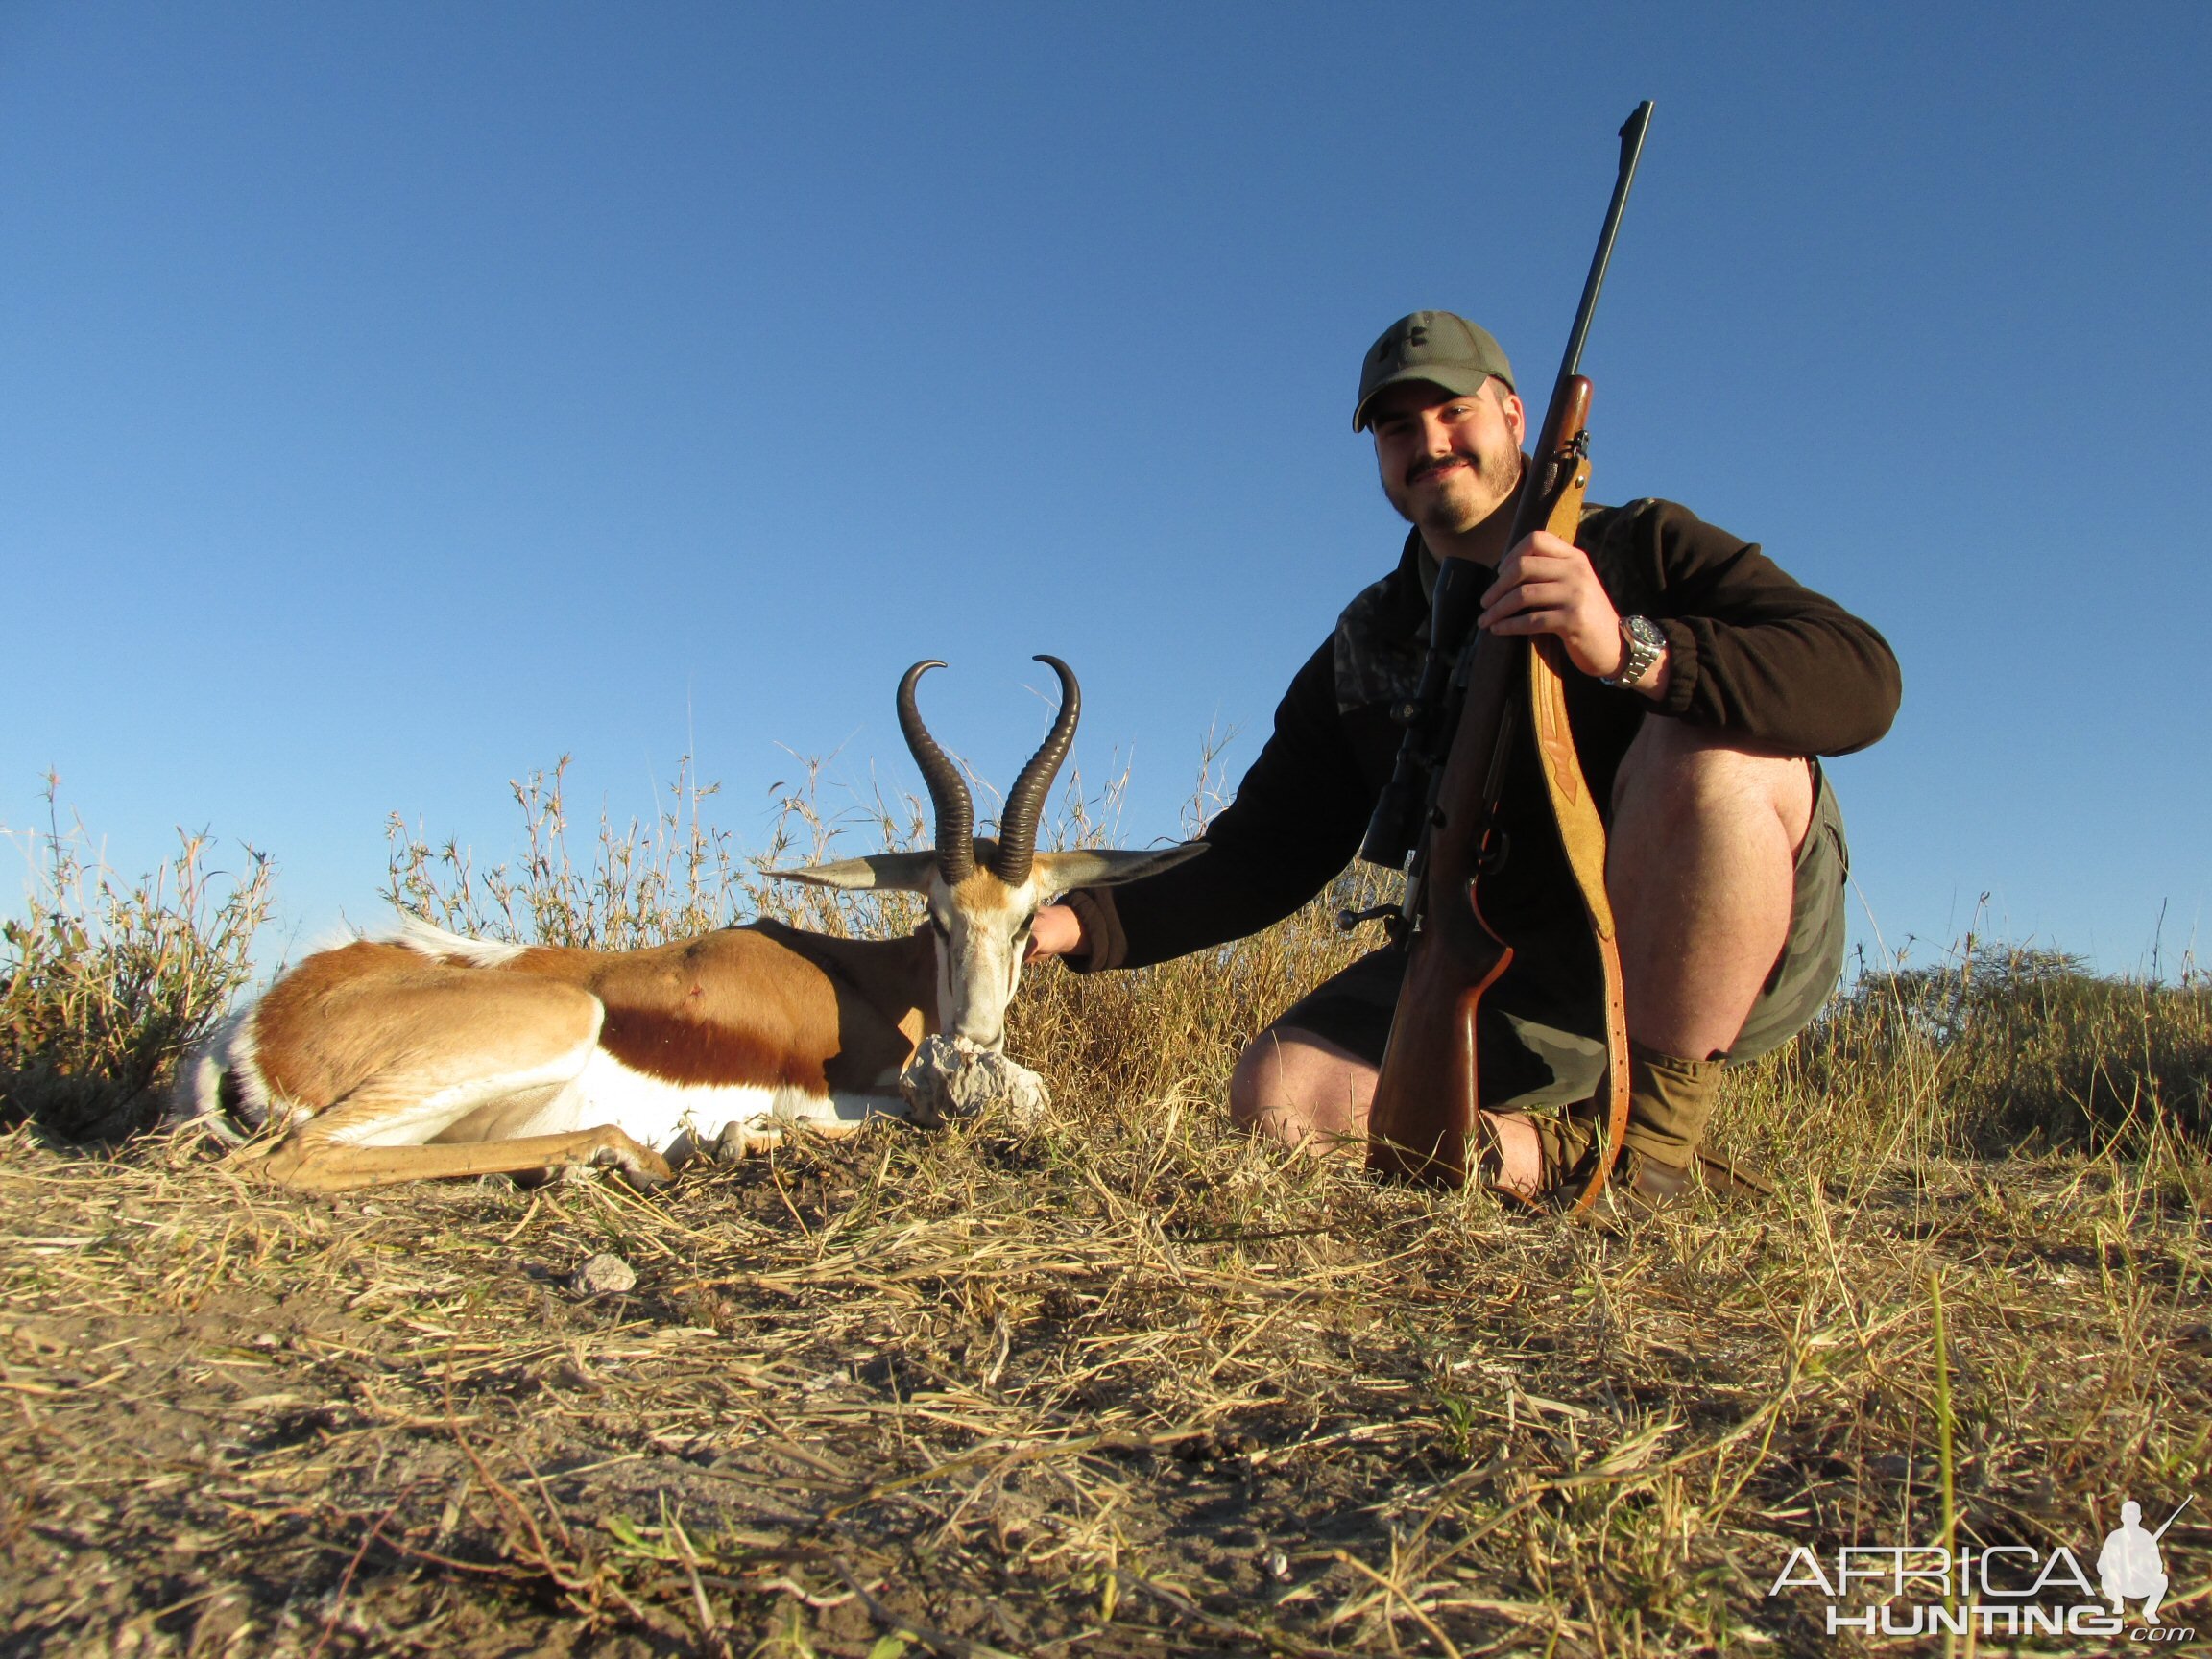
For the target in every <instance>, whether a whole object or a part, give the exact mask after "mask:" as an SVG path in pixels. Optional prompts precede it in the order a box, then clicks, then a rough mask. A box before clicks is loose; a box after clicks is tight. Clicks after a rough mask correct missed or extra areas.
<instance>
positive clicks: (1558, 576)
mask: <svg viewBox="0 0 2212 1659" xmlns="http://www.w3.org/2000/svg"><path fill="white" fill-rule="evenodd" d="M1476 621H1477V626H1478V627H1481V628H1487V629H1488V630H1489V631H1490V632H1491V633H1493V634H1550V635H1552V636H1554V637H1556V638H1557V639H1558V641H1559V643H1560V645H1561V647H1562V648H1564V649H1565V651H1566V653H1567V658H1568V661H1571V662H1573V663H1574V664H1575V667H1577V668H1579V669H1581V670H1582V672H1583V673H1585V674H1588V675H1590V676H1592V677H1593V678H1596V679H1599V680H1602V679H1603V678H1604V677H1605V676H1606V675H1608V674H1611V673H1613V672H1614V671H1616V670H1617V669H1618V668H1619V667H1620V666H1621V660H1622V658H1623V657H1624V656H1626V655H1627V647H1626V646H1625V645H1623V643H1622V640H1621V613H1620V612H1618V611H1616V610H1614V609H1613V601H1612V600H1611V599H1609V598H1607V597H1606V595H1605V589H1604V586H1603V585H1602V584H1601V583H1599V580H1598V572H1597V571H1595V570H1593V569H1591V568H1590V556H1589V555H1588V554H1587V553H1585V552H1583V551H1582V549H1581V548H1579V547H1577V546H1575V544H1574V543H1573V542H1572V541H1561V540H1560V539H1559V538H1558V537H1556V536H1554V535H1552V534H1551V532H1550V531H1549V530H1538V531H1536V532H1534V533H1533V534H1531V535H1530V536H1528V537H1527V539H1526V540H1525V541H1522V543H1521V544H1520V545H1519V546H1518V547H1516V548H1514V549H1513V551H1512V552H1510V553H1508V554H1506V555H1505V558H1504V560H1503V563H1502V564H1500V565H1499V566H1498V580H1497V581H1495V582H1493V583H1492V584H1491V585H1490V588H1489V589H1488V591H1486V592H1485V593H1484V594H1483V595H1482V614H1481V615H1480V616H1479V617H1478V618H1477V619H1476Z"/></svg>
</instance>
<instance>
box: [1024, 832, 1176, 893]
mask: <svg viewBox="0 0 2212 1659" xmlns="http://www.w3.org/2000/svg"><path fill="white" fill-rule="evenodd" d="M1205 851H1206V843H1205V842H1203V841H1186V842H1184V843H1183V844H1182V845H1181V846H1178V847H1144V848H1132V849H1127V850H1124V849H1121V848H1116V847H1086V848H1080V849H1078V850H1076V851H1075V852H1072V853H1040V854H1037V876H1038V884H1039V885H1040V886H1042V887H1043V888H1044V889H1045V890H1046V892H1048V893H1071V892H1073V891H1074V890H1075V889H1076V888H1078V887H1113V886H1118V885H1119V884H1120V883H1121V882H1123V881H1134V880H1136V879H1137V878H1139V877H1140V876H1156V875H1158V874H1159V873H1160V872H1161V871H1163V870H1172V869H1173V868H1174V867H1175V866H1176V865H1178V864H1180V863H1182V862H1183V861H1184V860H1185V859H1187V858H1195V857H1197V856H1198V854H1201V853H1203V852H1205Z"/></svg>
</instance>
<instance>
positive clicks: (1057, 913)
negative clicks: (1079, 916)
mask: <svg viewBox="0 0 2212 1659" xmlns="http://www.w3.org/2000/svg"><path fill="white" fill-rule="evenodd" d="M1082 943H1083V924H1082V923H1080V922H1078V921H1077V920H1076V919H1075V912H1074V911H1073V910H1072V909H1070V907H1069V906H1067V905H1065V904H1047V905H1046V906H1045V908H1044V909H1042V910H1040V911H1038V912H1037V914H1036V916H1035V917H1034V918H1033V919H1031V921H1030V923H1029V949H1028V950H1026V951H1024V952H1023V953H1022V961H1024V962H1027V961H1031V960H1033V959H1035V958H1036V957H1039V956H1065V955H1067V954H1068V952H1069V951H1070V950H1074V949H1075V948H1076V947H1077V946H1079V945H1081V944H1082Z"/></svg>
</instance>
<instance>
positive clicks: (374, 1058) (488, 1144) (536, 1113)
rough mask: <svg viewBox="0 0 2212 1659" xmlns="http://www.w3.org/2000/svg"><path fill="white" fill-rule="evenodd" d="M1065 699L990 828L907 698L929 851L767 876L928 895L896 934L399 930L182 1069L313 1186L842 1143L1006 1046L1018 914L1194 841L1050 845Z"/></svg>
mask: <svg viewBox="0 0 2212 1659" xmlns="http://www.w3.org/2000/svg"><path fill="white" fill-rule="evenodd" d="M1037 661H1041V662H1044V663H1046V664H1048V665H1049V666H1050V667H1051V669H1052V670H1053V672H1054V673H1056V674H1057V675H1058V676H1059V677H1060V709H1059V712H1058V714H1057V715H1055V716H1054V718H1053V722H1052V729H1051V731H1050V732H1049V733H1047V734H1046V738H1045V741H1044V744H1043V745H1042V746H1041V747H1040V748H1039V749H1038V751H1037V753H1036V754H1035V755H1034V756H1032V757H1030V759H1029V762H1028V764H1027V765H1025V766H1024V767H1022V772H1021V775H1020V776H1019V777H1018V778H1017V779H1016V780H1015V782H1014V787H1013V788H1012V789H1011V790H1010V791H1008V793H1007V796H1006V806H1005V811H1004V813H1003V814H1002V816H1001V818H1000V833H999V835H998V838H997V839H996V840H993V839H991V838H988V837H982V836H977V835H975V834H974V823H975V814H974V802H973V800H972V798H971V797H970V795H969V793H968V785H967V783H966V781H964V780H963V779H962V778H961V776H960V773H959V771H958V769H957V768H956V767H955V766H954V765H953V763H952V762H951V760H950V758H948V757H947V756H946V754H945V752H944V751H943V750H942V749H940V748H939V747H938V746H937V743H936V741H935V740H934V739H933V738H931V737H930V735H929V733H928V729H927V728H926V727H925V726H924V725H923V723H922V716H921V712H920V710H919V709H918V708H917V707H916V705H915V698H914V687H915V684H916V682H917V681H919V680H920V679H921V678H922V676H923V674H924V673H925V672H926V671H927V670H929V669H931V668H941V667H943V666H944V664H943V663H941V662H934V661H929V662H917V663H916V664H915V665H914V666H913V667H912V668H909V669H908V670H907V671H906V674H905V677H904V678H903V679H902V681H901V682H900V684H899V725H900V729H901V731H902V733H904V734H905V738H906V744H907V747H908V748H909V749H910V750H911V751H912V752H913V755H914V759H915V762H916V764H917V765H919V766H920V768H921V770H922V777H923V780H924V781H925V782H926V784H927V785H928V790H929V799H930V802H931V804H932V805H933V807H934V808H935V814H936V841H937V845H936V847H935V849H934V850H928V849H924V850H921V851H916V852H910V853H885V854H875V855H872V856H869V857H863V858H848V859H843V860H840V861H839V862H836V863H832V864H823V865H819V866H816V867H814V868H811V869H805V870H776V871H768V872H766V874H768V875H771V876H775V877H779V878H783V879H787V880H794V881H808V882H814V883H817V884H820V885H824V886H829V887H841V888H847V889H861V888H880V889H884V890H887V891H899V892H907V893H918V894H921V895H922V896H923V898H924V900H925V901H926V905H927V910H928V923H927V926H925V927H923V928H921V929H919V930H917V931H916V932H915V933H914V934H913V935H912V936H911V937H908V938H904V939H874V940H864V939H840V938H832V937H829V936H828V935H824V934H820V933H809V932H805V931H803V930H801V929H799V928H796V927H789V926H783V925H782V924H781V923H777V922H756V923H753V924H750V925H748V926H740V927H729V928H724V929H722V930H721V931H719V932H714V933H709V934H707V935H705V936H704V937H701V938H697V939H685V940H679V941H676V942H674V943H671V944H667V945H660V946H655V947H652V948H650V949H647V950H616V951H608V950H566V949H556V948H551V947H544V946H535V947H533V946H520V945H504V944H495V943H491V942H487V941H483V940H475V939H467V938H463V937H461V936H460V935H458V934H454V933H448V932H445V931H444V930H442V929H440V928H437V927H433V926H429V925H428V924H427V923H424V922H420V921H416V920H414V919H411V918H410V919H405V920H403V921H402V923H401V926H400V927H399V930H398V932H397V936H395V937H392V938H386V939H358V940H355V941H354V942H353V943H351V944H349V945H345V946H341V947H339V948H337V949H335V950H324V951H320V952H318V953H317V954H315V955H312V956H309V957H308V958H307V959H306V960H305V961H303V962H301V964H300V965H299V967H297V968H295V969H293V970H292V971H291V972H290V973H288V974H285V975H283V977H281V978H280V979H278V980H277V981H276V984H274V985H272V986H271V987H270V988H269V990H268V991H267V992H266V993H264V994H263V996H262V997H261V998H259V1000H258V1001H256V1002H255V1003H253V1004H252V1006H251V1007H249V1008H247V1009H246V1010H245V1011H244V1012H243V1013H241V1014H240V1015H239V1016H238V1017H237V1018H236V1019H234V1020H233V1021H232V1022H229V1024H228V1026H227V1027H226V1028H225V1029H224V1030H222V1031H220V1032H219V1033H218V1034H217V1035H216V1037H215V1038H214V1039H213V1040H212V1042H211V1043H210V1044H209V1046H208V1047H207V1049H206V1050H205V1051H204V1053H203V1054H202V1055H201V1056H200V1057H199V1058H198V1059H196V1060H195V1062H194V1063H193V1064H192V1066H191V1067H190V1069H189V1070H188V1074H187V1077H186V1086H187V1088H188V1089H189V1090H190V1091H191V1092H192V1094H193V1095H194V1099H193V1102H192V1103H193V1104H194V1105H196V1107H197V1109H198V1110H199V1111H200V1112H201V1113H203V1114H207V1115H215V1114H220V1113H228V1114H229V1115H230V1116H233V1117H236V1118H242V1119H244V1120H245V1121H248V1122H253V1123H259V1122H266V1121H268V1120H269V1119H272V1118H274V1119H275V1120H276V1122H277V1123H278V1124H279V1125H280V1126H284V1127H286V1128H287V1129H288V1133H286V1134H285V1135H284V1136H283V1138H282V1139H281V1140H279V1141H277V1142H276V1143H275V1144H274V1145H273V1146H271V1147H270V1148H269V1150H268V1151H266V1152H265V1153H263V1154H261V1155H260V1156H259V1157H258V1158H257V1160H256V1161H255V1162H254V1163H253V1164H252V1166H250V1167H251V1168H252V1171H253V1172H254V1173H255V1174H257V1175H258V1176H260V1177H261V1178H264V1179H267V1180H270V1181H274V1182H276V1183H278V1184H281V1185H283V1186H287V1187H292V1188H296V1189H300V1190H306V1191H314V1192H336V1191H343V1190H347V1189H349V1188H355V1187H376V1186H385V1185H389V1184H391V1183H394V1182H399V1181H413V1180H418V1179H421V1178H424V1177H431V1176H443V1175H483V1174H496V1173H508V1174H520V1173H525V1172H549V1171H551V1170H554V1169H557V1168H560V1167H562V1166H572V1165H613V1166H618V1167H620V1168H622V1169H623V1170H625V1171H628V1172H629V1173H630V1174H632V1175H633V1176H636V1177H639V1178H642V1179H645V1180H648V1181H652V1180H661V1179H665V1178H667V1177H668V1176H669V1174H670V1173H671V1165H672V1163H673V1162H682V1161H683V1160H684V1159H685V1158H687V1157H689V1156H691V1155H693V1154H696V1153H700V1152H704V1151H709V1150H713V1151H716V1152H718V1153H720V1154H723V1155H727V1154H729V1153H731V1152H733V1151H738V1150H756V1149H757V1148H759V1147H760V1146H763V1145H765V1144H768V1143H770V1142H773V1141H775V1140H776V1139H777V1138H778V1137H779V1136H781V1133H782V1132H783V1130H784V1129H785V1128H786V1127H787V1126H789V1125H790V1124H793V1123H804V1124H807V1125H811V1126H813V1127H815V1128H817V1129H819V1130H822V1131H826V1132H829V1133H832V1134H836V1133H843V1132H849V1131H851V1130H853V1129H854V1128H857V1127H858V1126H859V1124H860V1123H861V1122H862V1121H863V1120H864V1119H866V1118H869V1117H871V1116H874V1115H877V1114H888V1115H894V1116H897V1115H900V1114H902V1112H903V1110H904V1105H903V1102H902V1099H901V1096H900V1091H899V1076H900V1072H901V1070H902V1069H903V1068H904V1067H905V1065H906V1064H907V1062H908V1060H909V1059H911V1058H912V1056H913V1054H914V1050H915V1047H916V1046H917V1045H918V1044H919V1043H920V1041H921V1040H922V1038H923V1037H924V1036H925V1035H926V1034H928V1033H930V1032H936V1031H942V1032H944V1033H947V1034H948V1035H950V1036H953V1037H957V1038H965V1039H967V1040H968V1041H969V1042H971V1043H973V1044H974V1045H976V1046H978V1047H980V1048H983V1049H987V1050H991V1051H997V1050H998V1048H999V1047H1000V1046H1001V1045H1002V1044H1003V1042H1004V1040H1005V1014H1006V1005H1007V1003H1008V1002H1009V1001H1010V1000H1012V998H1013V996H1014V987H1015V983H1016V981H1017V980H1018V979H1019V977H1020V975H1021V972H1022V951H1023V948H1024V946H1025V945H1026V943H1027V939H1028V933H1029V924H1030V920H1031V918H1033V917H1034V916H1035V915H1036V913H1037V910H1038V907H1039V906H1040V905H1041V904H1042V903H1044V902H1045V901H1046V900H1047V899H1049V898H1051V897H1052V896H1054V895H1056V894H1058V893H1061V892H1064V891H1066V890H1067V889H1069V888H1071V887H1078V886H1096V885H1099V884H1102V883H1109V882H1118V881H1127V880H1130V879H1133V878H1136V877H1139V876H1142V875H1146V874H1148V873H1150V872H1152V871H1155V870H1162V869H1166V867H1167V866H1168V865H1170V864H1174V863H1178V862H1180V861H1181V860H1183V859H1184V858H1187V857H1190V855H1191V854H1194V853H1196V852H1198V851H1200V850H1201V849H1199V848H1198V847H1196V846H1193V845H1189V844H1186V845H1184V846H1180V847H1171V848H1166V849H1161V850H1158V851H1148V852H1115V851H1089V850H1086V851H1079V852H1070V853H1039V852H1038V851H1037V850H1036V846H1037V821H1038V818H1039V815H1040V814H1041V813H1042V811H1043V809H1044V805H1045V797H1046V791H1047V790H1048V789H1049V788H1050V787H1051V783H1052V780H1053V777H1054V775H1055V774H1056V773H1058V771H1059V770H1060V765H1061V762H1062V761H1063V760H1065V759H1066V758H1067V755H1068V749H1069V746H1070V744H1071V743H1072V742H1073V741H1074V736H1075V722H1076V719H1077V717H1078V715H1079V714H1080V712H1081V708H1082V693H1081V691H1080V689H1079V688H1078V687H1077V685H1076V683H1075V676H1074V675H1073V674H1072V673H1071V672H1070V670H1069V668H1068V665H1067V664H1066V663H1064V662H1062V661H1059V660H1058V659H1057V658H1053V657H1040V658H1038V659H1037Z"/></svg>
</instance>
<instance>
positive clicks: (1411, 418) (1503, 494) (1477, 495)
mask: <svg viewBox="0 0 2212 1659" xmlns="http://www.w3.org/2000/svg"><path fill="white" fill-rule="evenodd" d="M1368 419H1369V421H1370V422H1371V423H1372V425H1373V428H1374V432H1375V464H1376V466H1377V467H1378V468H1380V469H1381V470H1382V474H1383V494H1385V495H1387V496H1388V497H1389V498H1390V505H1391V506H1393V507H1395V508H1397V509H1398V512H1399V514H1400V516H1401V517H1404V518H1406V519H1407V521H1408V522H1410V523H1413V524H1417V525H1419V526H1420V527H1421V528H1422V529H1424V530H1435V531H1439V532H1442V533H1444V534H1447V535H1457V534H1459V533H1461V532H1464V531H1468V530H1472V529H1474V528H1475V526H1476V525H1478V524H1479V523H1481V522H1482V520H1483V519H1485V518H1487V517H1490V515H1491V514H1492V513H1494V512H1495V511H1497V509H1498V507H1499V505H1500V504H1501V503H1502V502H1503V501H1505V500H1506V499H1507V498H1508V497H1509V496H1511V495H1512V493H1513V487H1514V486H1515V485H1516V484H1518V483H1519V482H1520V480H1521V440H1522V438H1523V436H1524V435H1525V434H1526V433H1527V429H1528V421H1527V414H1526V413H1525V412H1524V411H1523V409H1522V407H1521V399H1520V398H1519V397H1515V396H1514V395H1513V394H1512V393H1510V392H1508V391H1506V390H1505V386H1504V383H1503V381H1500V380H1486V381H1484V382H1483V384H1482V389H1481V390H1480V391H1479V392H1476V393H1473V394H1470V395H1468V396H1464V397H1462V396H1460V395H1459V394H1457V393H1451V392H1446V391H1445V390H1444V389H1443V388H1442V387H1440V386H1431V385H1430V384H1429V383H1428V382H1427V381H1424V380H1409V381H1407V382H1406V383H1404V384H1403V385H1398V386H1393V387H1391V388H1390V389H1389V390H1388V391H1387V392H1384V393H1383V394H1382V395H1381V396H1380V397H1377V398H1376V399H1375V402H1374V403H1373V405H1372V406H1371V407H1370V409H1369V411H1368Z"/></svg>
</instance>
